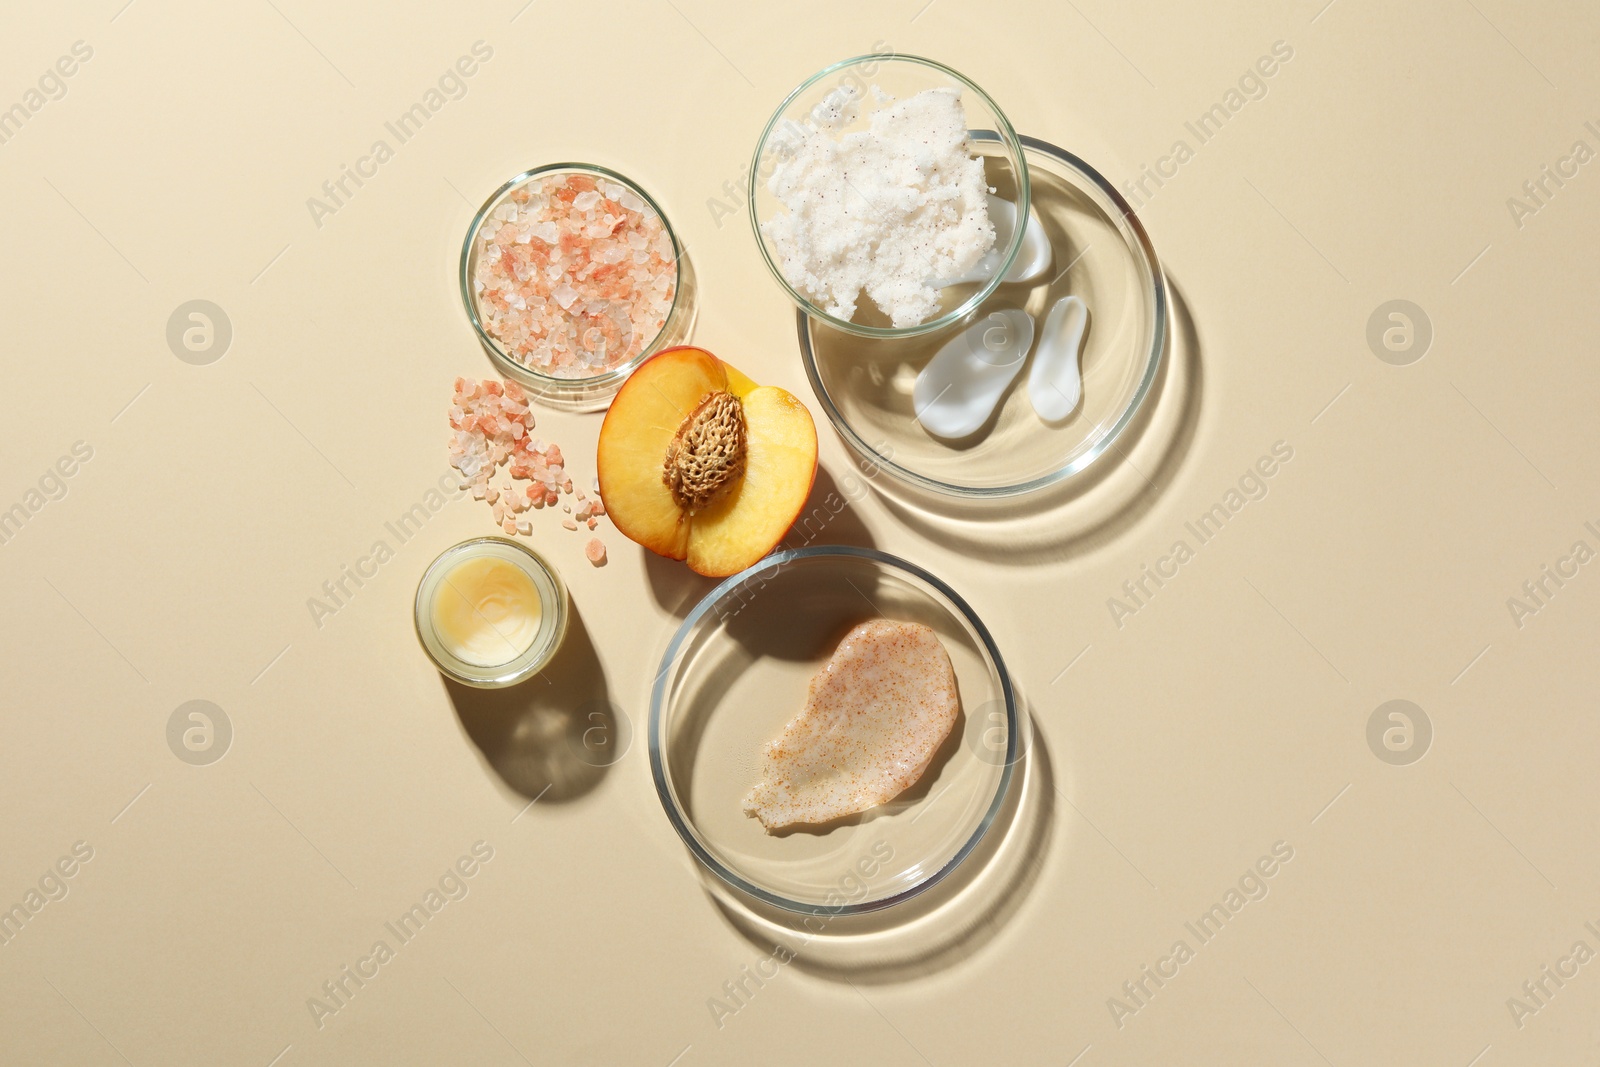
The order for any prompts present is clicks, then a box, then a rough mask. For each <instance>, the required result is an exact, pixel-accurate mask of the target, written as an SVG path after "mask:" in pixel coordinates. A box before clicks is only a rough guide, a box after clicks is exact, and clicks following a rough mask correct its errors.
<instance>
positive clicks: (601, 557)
mask: <svg viewBox="0 0 1600 1067" xmlns="http://www.w3.org/2000/svg"><path fill="white" fill-rule="evenodd" d="M590 529H593V527H590ZM583 555H584V558H586V559H587V560H588V561H589V562H590V563H592V564H594V565H595V566H596V567H603V566H605V562H606V546H605V542H603V541H601V540H600V538H598V537H591V538H589V541H588V543H587V544H585V545H584V546H583Z"/></svg>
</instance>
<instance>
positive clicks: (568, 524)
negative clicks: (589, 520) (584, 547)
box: [561, 519, 578, 530]
mask: <svg viewBox="0 0 1600 1067" xmlns="http://www.w3.org/2000/svg"><path fill="white" fill-rule="evenodd" d="M561 525H562V526H563V527H565V528H566V529H568V530H576V529H577V528H578V524H577V523H575V522H573V521H572V520H571V519H562V520H561Z"/></svg>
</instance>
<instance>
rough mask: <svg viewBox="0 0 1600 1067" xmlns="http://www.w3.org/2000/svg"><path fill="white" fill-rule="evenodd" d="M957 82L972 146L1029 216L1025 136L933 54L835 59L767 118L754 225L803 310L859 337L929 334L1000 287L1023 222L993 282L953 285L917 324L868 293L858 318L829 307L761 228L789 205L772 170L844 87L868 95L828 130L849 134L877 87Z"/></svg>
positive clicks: (753, 193)
mask: <svg viewBox="0 0 1600 1067" xmlns="http://www.w3.org/2000/svg"><path fill="white" fill-rule="evenodd" d="M952 85H953V86H955V87H956V88H958V89H960V90H961V100H962V105H963V106H964V107H965V109H966V113H967V122H968V124H969V125H970V126H971V127H972V129H971V131H970V133H971V134H972V136H971V139H970V140H969V147H970V149H971V151H972V152H973V154H974V155H977V156H979V157H980V158H982V159H983V163H984V172H985V174H986V176H987V178H988V182H989V185H990V186H991V187H1005V188H1006V189H1008V190H1009V195H1007V197H1006V198H1007V199H1010V200H1012V201H1014V202H1015V203H1016V204H1017V206H1018V208H1019V210H1018V218H1023V217H1025V212H1026V210H1027V206H1028V164H1027V159H1026V158H1025V154H1024V152H1023V149H1022V144H1021V141H1020V140H1019V139H1018V137H1017V134H1016V132H1015V131H1014V130H1012V128H1011V123H1010V122H1009V121H1008V120H1007V119H1006V116H1005V113H1004V112H1002V111H1001V110H1000V108H999V105H997V104H996V103H995V102H994V100H993V99H991V98H990V96H989V94H988V93H986V92H984V91H983V90H982V89H980V88H978V86H977V85H976V84H974V83H973V82H972V81H971V80H970V79H968V78H967V77H966V76H965V75H962V74H960V73H959V72H957V71H954V70H952V69H950V68H949V67H947V66H945V65H944V64H942V63H936V62H934V61H933V60H931V59H922V58H920V57H918V56H904V55H892V54H878V55H865V56H857V57H855V58H854V59H846V60H844V61H843V62H840V63H835V64H834V65H833V66H831V67H827V68H826V69H824V70H821V71H819V72H817V73H816V74H813V75H812V76H811V77H810V78H808V79H806V80H805V82H803V83H802V84H801V85H800V87H799V88H797V89H795V90H794V92H792V93H790V94H789V96H788V99H786V100H784V102H783V103H782V104H780V105H779V106H778V110H777V111H776V112H775V113H774V114H773V116H772V118H771V119H770V120H769V121H768V122H767V127H766V129H764V130H762V131H761V139H760V140H759V141H758V142H757V143H756V154H755V159H754V160H753V161H752V162H751V165H750V183H749V189H748V193H749V204H750V225H751V227H752V228H753V229H754V230H755V235H756V244H757V245H758V246H760V248H761V257H762V259H764V260H765V261H766V264H767V268H768V269H769V270H771V271H772V276H773V277H774V278H776V279H777V280H778V284H779V285H780V286H782V287H783V291H784V292H786V293H788V294H789V298H790V299H791V300H793V301H794V302H795V304H796V305H797V306H798V307H799V308H800V310H801V311H802V312H804V313H805V314H807V315H813V316H815V317H816V318H818V319H819V320H821V321H823V322H825V323H827V324H828V325H829V326H831V327H833V328H835V329H838V330H844V331H847V332H849V333H852V334H856V335H858V336H861V337H876V338H896V337H911V336H915V335H917V334H924V333H929V332H931V331H934V330H939V329H942V328H943V327H945V326H948V325H950V324H951V323H954V322H959V321H961V320H962V319H963V318H965V317H966V316H967V315H968V314H969V313H970V312H971V311H972V310H973V309H974V308H976V307H977V306H978V305H979V304H981V303H982V302H983V301H984V299H985V298H987V297H988V296H989V294H990V293H992V292H994V290H995V287H996V286H998V285H999V284H1000V279H1001V278H1002V277H1003V276H1004V275H1005V272H1006V271H1007V270H1009V269H1010V268H1011V264H1012V262H1013V261H1014V260H1015V259H1016V257H1017V252H1018V250H1019V249H1021V247H1022V239H1023V236H1024V234H1025V230H1026V228H1025V227H1022V226H1018V227H1016V228H1015V232H1014V233H1013V234H1012V235H1011V241H1010V242H1009V244H1008V245H1007V246H1006V247H1005V248H1003V249H1000V251H1001V253H1002V254H1001V259H1000V264H999V269H998V270H996V271H995V273H994V277H992V278H991V279H989V280H988V281H987V282H981V283H980V282H966V283H960V284H956V285H951V286H947V287H946V288H945V289H944V290H942V292H941V294H940V296H941V301H942V302H941V311H940V313H939V314H938V315H936V316H934V317H933V318H930V319H928V320H927V321H926V322H922V323H919V324H917V325H915V326H904V327H896V326H894V325H892V324H891V322H890V320H889V318H888V317H887V316H886V315H884V314H883V313H882V312H881V311H879V310H878V308H877V306H876V305H874V304H873V302H872V300H871V299H870V298H869V297H868V296H867V295H866V293H864V292H863V293H862V294H860V297H859V299H858V300H857V302H856V312H855V315H854V317H853V318H852V319H850V320H845V319H841V318H838V317H836V316H834V315H830V314H828V313H827V312H826V311H824V310H823V309H822V308H821V307H818V306H817V305H816V304H815V303H813V302H812V301H811V300H810V298H808V297H807V296H805V294H803V293H801V292H799V291H798V290H797V289H795V287H794V286H792V285H791V284H789V280H788V279H787V278H785V277H784V275H783V269H782V268H781V267H780V266H779V265H778V262H777V260H776V258H775V257H776V253H775V252H774V251H773V249H772V247H771V245H770V244H769V242H768V240H767V237H766V235H765V234H763V233H762V232H761V223H762V222H763V221H764V220H766V219H768V218H771V217H772V216H773V215H776V214H779V213H781V212H782V211H784V210H785V209H784V208H783V206H782V204H781V203H780V201H779V200H778V198H777V197H775V196H774V195H773V194H772V193H771V192H770V191H769V190H768V189H767V179H768V178H770V177H771V176H772V172H773V170H774V169H775V168H776V167H777V165H778V164H779V163H780V162H781V161H782V160H784V159H786V158H788V156H789V155H791V154H793V152H794V151H795V150H796V149H797V147H798V146H799V143H800V140H801V139H802V138H803V137H804V136H805V135H807V134H808V133H810V132H812V131H813V130H814V129H816V128H817V119H816V118H815V117H814V116H816V115H819V114H823V113H826V112H828V111H829V110H830V109H832V108H834V107H836V106H837V104H838V101H839V96H838V94H840V93H842V92H843V91H845V90H847V89H854V90H856V91H857V92H858V93H860V94H861V95H862V97H864V98H865V99H864V100H863V107H862V109H861V110H862V114H861V115H860V116H859V118H858V119H857V120H856V121H855V122H853V123H851V124H848V125H844V126H839V127H836V128H833V129H831V130H830V132H834V133H850V132H855V131H857V130H860V129H865V128H866V127H867V125H868V122H867V120H868V118H869V117H870V115H869V110H870V109H871V99H870V96H869V93H870V90H871V89H872V88H874V87H878V88H881V89H883V90H884V91H885V92H887V93H889V94H890V95H891V96H893V97H894V98H895V99H897V100H903V99H905V98H906V97H908V96H913V95H915V94H916V93H919V92H922V91H923V90H925V89H935V88H945V87H949V86H952ZM980 135H987V136H980Z"/></svg>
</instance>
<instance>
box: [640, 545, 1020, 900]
mask: <svg viewBox="0 0 1600 1067" xmlns="http://www.w3.org/2000/svg"><path fill="white" fill-rule="evenodd" d="M827 556H840V557H845V558H847V559H857V560H865V561H867V562H870V563H876V564H878V565H880V566H884V567H888V568H890V569H893V570H899V571H903V572H905V573H907V574H910V575H912V576H913V577H915V578H917V579H919V580H921V581H923V582H925V583H927V584H928V585H930V586H932V587H933V589H934V590H935V591H937V592H938V593H939V594H940V595H941V596H943V597H944V598H945V599H946V600H947V601H948V602H949V603H950V605H951V606H952V607H953V608H954V609H955V613H956V615H957V616H958V617H959V618H960V619H961V620H962V621H963V622H965V623H966V624H967V626H968V627H970V628H971V630H972V632H973V633H974V634H976V635H977V637H978V639H979V641H980V642H981V644H982V647H983V651H984V654H985V655H986V656H987V657H988V659H989V662H990V664H991V666H992V669H993V671H994V675H995V677H996V678H997V679H998V680H999V683H1000V692H1001V695H1002V698H1003V700H1004V703H1005V714H1006V758H1005V763H1004V765H1003V766H1002V767H1001V771H1000V780H999V781H998V782H997V783H996V786H995V791H994V796H993V797H992V798H991V799H990V802H989V807H988V809H987V810H986V811H985V812H984V814H983V818H982V819H980V820H979V822H978V825H977V827H976V828H975V829H974V830H973V832H972V833H971V835H969V836H968V838H967V840H966V841H964V842H963V843H962V844H961V847H960V848H958V849H957V850H956V851H955V853H954V854H953V855H952V856H951V857H950V858H949V859H948V860H946V861H945V863H944V864H943V865H942V866H940V867H939V869H938V870H935V871H932V872H930V873H928V874H925V875H924V876H923V877H922V878H921V880H919V881H918V882H917V883H916V884H914V885H911V886H908V887H907V888H905V889H902V890H901V891H900V892H898V893H892V894H890V895H889V896H886V897H880V898H878V899H875V900H868V901H862V902H861V903H859V904H808V903H805V902H804V901H799V900H791V899H790V898H788V897H785V896H783V895H782V894H780V893H774V892H772V891H771V890H769V889H763V888H762V887H760V886H758V885H755V884H753V883H752V882H750V881H749V880H748V879H746V878H744V877H743V876H741V875H739V874H737V873H735V872H734V871H733V870H732V869H731V868H729V867H728V866H727V865H726V864H724V863H723V862H722V861H721V860H720V859H718V858H717V857H716V856H715V855H713V854H712V852H711V850H710V849H709V848H708V847H707V846H706V844H705V843H704V842H703V841H701V839H700V836H699V834H697V833H696V832H695V830H694V827H693V826H691V825H690V823H689V820H688V818H687V817H686V816H685V815H684V812H683V808H682V806H681V805H680V804H679V803H678V799H677V794H676V793H675V792H674V790H673V788H672V784H671V782H669V781H668V780H667V772H666V760H665V759H664V757H663V755H662V750H663V748H664V747H665V745H664V737H663V731H664V729H665V718H666V715H665V711H666V695H667V684H668V675H669V674H671V673H672V669H673V667H675V666H676V665H677V662H678V658H679V655H680V654H681V653H682V652H683V650H684V647H685V645H686V644H687V642H688V640H689V638H690V637H692V636H693V634H694V630H695V626H696V624H697V623H698V622H699V621H700V620H701V619H703V618H704V617H705V616H706V615H707V614H708V613H709V612H710V611H711V610H713V609H714V608H715V607H716V606H717V605H718V604H719V603H721V602H722V600H723V599H724V598H725V597H726V596H727V595H728V594H729V593H730V592H732V591H733V590H734V589H736V588H738V587H739V586H740V585H742V584H743V583H745V582H747V581H749V580H751V579H752V578H755V577H757V576H758V575H760V574H762V573H763V572H765V571H769V570H776V569H780V568H782V567H784V566H787V565H788V564H790V563H794V562H796V561H803V560H807V559H817V558H822V557H827ZM962 710H963V714H965V708H963V709H962ZM1020 722H1021V720H1020V714H1019V710H1018V704H1017V695H1016V689H1015V687H1014V686H1013V685H1012V682H1011V675H1010V673H1009V672H1008V671H1007V669H1006V664H1005V659H1004V658H1003V657H1002V656H1001V655H1000V649H999V647H998V646H997V645H996V644H995V641H994V637H993V636H992V635H991V634H990V633H989V628H988V627H987V626H985V625H984V624H983V620H982V619H980V618H979V617H978V613H977V612H975V611H973V610H972V606H971V605H970V604H968V603H967V602H966V600H965V599H964V598H962V596H961V594H959V593H957V592H956V591H955V590H954V589H952V588H950V586H949V585H947V584H945V582H944V581H943V580H942V579H940V578H939V577H937V576H936V575H934V574H932V573H931V572H929V571H927V570H924V569H923V568H922V567H919V566H917V565H916V564H915V563H912V562H910V561H909V560H905V559H902V558H901V557H899V556H895V555H891V554H889V553H887V552H883V551H880V550H878V549H875V548H857V547H855V546H853V545H808V546H806V547H804V548H790V549H783V550H781V551H778V552H774V553H772V554H771V555H770V556H767V557H766V558H764V559H762V560H759V561H758V562H756V563H753V564H751V565H750V566H748V567H746V568H745V569H744V570H742V571H740V572H739V573H737V574H734V575H731V576H729V577H728V578H725V579H724V580H723V581H721V582H720V583H718V585H717V586H716V588H714V589H712V590H711V591H710V592H709V593H707V594H706V595H705V596H703V597H701V598H700V602H699V603H698V604H696V605H695V606H694V609H693V610H692V611H690V612H689V614H688V615H687V616H685V617H684V620H683V622H681V623H680V624H679V625H678V629H677V630H676V632H674V633H673V635H672V640H671V641H670V642H669V643H668V645H667V650H666V652H665V653H664V654H663V655H662V657H661V669H660V670H658V671H657V672H656V677H655V681H654V682H653V683H652V684H651V687H650V723H649V730H648V733H649V737H648V747H649V750H650V777H651V779H652V780H653V781H654V783H655V787H656V797H657V798H658V799H659V800H660V801H661V807H662V810H664V811H665V812H666V814H667V821H668V822H670V823H671V824H672V828H673V829H674V830H676V831H677V834H678V836H679V837H680V838H681V839H682V840H683V843H684V844H685V845H687V846H688V848H689V851H690V852H692V853H693V854H694V857H695V859H697V860H699V861H700V864H701V866H702V867H704V868H705V869H706V870H708V871H710V872H711V873H712V874H714V875H715V876H716V877H717V878H719V879H721V880H722V882H723V883H725V884H726V885H728V886H731V887H732V888H734V889H736V890H738V891H739V892H741V893H745V894H747V895H749V896H751V897H754V898H755V899H757V900H760V901H762V902H764V903H766V904H770V905H772V906H773V907H776V908H780V909H782V910H784V911H787V912H792V913H795V914H800V915H829V916H833V915H865V914H868V913H870V912H875V911H882V910H883V909H885V908H889V907H893V906H894V905H896V904H900V903H903V902H905V901H907V900H910V899H911V898H913V897H915V896H918V895H919V894H921V893H924V892H926V891H927V890H929V889H932V888H933V887H934V886H935V885H937V884H938V883H940V882H941V881H943V880H944V879H945V877H946V876H947V875H949V874H950V873H951V872H952V871H954V870H955V869H956V868H957V867H959V866H960V865H961V863H962V862H963V861H964V860H965V859H966V858H967V857H968V856H970V855H971V854H972V852H973V850H974V849H976V848H977V847H978V843H979V842H980V841H982V840H983V838H984V837H985V836H987V834H988V832H989V830H990V828H991V827H992V826H993V825H994V823H995V820H996V818H997V817H998V816H999V814H1000V809H1001V807H1002V806H1003V805H1004V804H1005V802H1006V798H1007V797H1008V796H1009V795H1010V793H1011V780H1012V776H1013V774H1014V772H1015V769H1016V765H1017V763H1018V762H1019V754H1018V731H1019V729H1020Z"/></svg>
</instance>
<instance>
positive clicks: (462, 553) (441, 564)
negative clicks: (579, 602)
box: [412, 537, 572, 689]
mask: <svg viewBox="0 0 1600 1067" xmlns="http://www.w3.org/2000/svg"><path fill="white" fill-rule="evenodd" d="M482 556H492V557H495V558H498V559H503V560H506V561H507V562H509V563H511V564H512V565H514V566H516V567H519V568H521V570H522V572H523V573H524V574H526V575H527V576H528V579H529V580H530V581H531V582H532V583H533V588H534V590H535V591H536V592H537V593H538V595H539V606H540V617H539V628H538V630H537V631H535V633H534V635H533V641H532V642H531V643H530V644H529V645H528V647H527V648H526V649H524V650H523V651H522V653H521V654H520V655H518V656H516V657H514V658H513V659H511V660H509V661H508V662H506V663H500V664H495V665H492V666H482V665H480V664H476V663H468V662H467V661H465V660H463V659H459V658H457V657H456V656H455V655H454V654H452V653H451V651H450V649H449V648H448V647H446V644H445V642H444V641H443V640H442V639H441V638H440V636H439V634H438V633H437V632H435V630H434V627H433V601H434V597H436V596H437V595H438V593H439V587H440V586H441V585H443V584H444V581H445V576H446V575H448V574H449V573H450V571H451V569H452V568H454V567H455V566H456V565H457V564H458V563H463V562H465V561H467V560H469V559H473V558H476V557H482ZM571 614H572V609H571V604H570V602H569V601H568V599H567V587H566V584H565V583H564V582H562V580H561V575H559V574H558V573H556V569H555V568H554V567H552V566H551V565H550V564H549V563H548V562H547V561H546V560H545V558H544V557H543V556H541V555H539V553H537V552H535V551H534V550H533V549H531V548H528V547H527V546H525V545H520V544H518V543H517V542H515V541H513V540H511V539H510V538H506V537H474V538H472V539H471V540H469V541H462V542H461V543H460V544H456V545H451V546H450V547H449V548H447V549H445V550H444V551H443V552H441V553H439V555H438V557H437V558H436V559H435V560H434V561H433V562H432V563H430V564H428V569H427V570H426V571H424V572H423V574H422V580H421V581H419V582H418V583H417V596H416V600H415V602H414V603H413V605H412V615H413V620H414V623H415V625H416V630H417V640H418V641H420V642H421V643H422V650H423V651H424V652H426V653H427V654H428V658H429V659H431V660H432V661H433V665H434V666H435V667H437V668H438V669H439V673H440V674H442V675H444V676H445V677H446V678H450V679H453V680H455V681H457V682H460V683H461V684H462V685H470V686H472V687H473V688H475V689H502V688H504V687H506V686H508V685H516V684H517V683H518V682H521V681H524V680H526V679H528V678H530V677H532V676H533V675H535V674H537V673H538V672H539V671H541V670H543V669H544V668H545V665H546V664H548V663H549V662H550V660H551V658H552V657H554V656H555V654H556V650H557V649H558V648H560V647H561V639H562V638H563V637H565V636H566V633H567V619H568V617H569V616H570V615H571Z"/></svg>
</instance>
